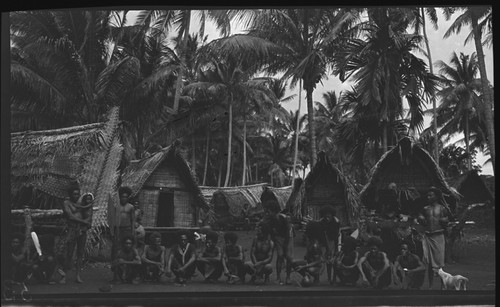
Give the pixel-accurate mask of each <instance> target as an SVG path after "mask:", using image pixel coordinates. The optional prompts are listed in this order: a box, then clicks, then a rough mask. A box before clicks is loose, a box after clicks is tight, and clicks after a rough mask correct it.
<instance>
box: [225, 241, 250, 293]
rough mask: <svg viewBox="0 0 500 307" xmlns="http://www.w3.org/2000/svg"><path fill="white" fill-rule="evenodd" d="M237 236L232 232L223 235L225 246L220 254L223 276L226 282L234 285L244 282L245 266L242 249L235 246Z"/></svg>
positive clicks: (239, 246)
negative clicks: (225, 277)
mask: <svg viewBox="0 0 500 307" xmlns="http://www.w3.org/2000/svg"><path fill="white" fill-rule="evenodd" d="M237 241H238V235H237V234H236V233H234V232H226V233H225V234H224V242H225V244H226V246H225V247H224V251H223V253H222V267H223V269H224V275H226V276H227V282H228V283H229V284H234V283H236V282H240V281H241V282H245V266H244V263H245V262H244V259H245V256H244V254H243V248H242V247H241V245H238V244H236V242H237Z"/></svg>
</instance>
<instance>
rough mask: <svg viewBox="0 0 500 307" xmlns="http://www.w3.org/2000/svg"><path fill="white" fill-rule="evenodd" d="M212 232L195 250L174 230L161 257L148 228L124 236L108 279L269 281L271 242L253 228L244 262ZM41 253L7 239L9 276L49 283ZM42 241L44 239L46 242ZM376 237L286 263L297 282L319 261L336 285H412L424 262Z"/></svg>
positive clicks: (49, 264) (157, 238)
mask: <svg viewBox="0 0 500 307" xmlns="http://www.w3.org/2000/svg"><path fill="white" fill-rule="evenodd" d="M218 237H219V235H218V233H217V232H215V231H210V230H209V231H208V232H206V233H205V234H204V235H203V239H204V240H203V241H204V244H203V246H202V247H201V248H196V246H195V244H193V243H190V242H189V239H188V238H189V233H187V232H181V233H179V234H178V244H176V245H174V246H173V247H172V249H171V251H170V253H169V255H167V249H166V248H165V247H164V246H163V245H162V240H161V235H160V234H159V233H158V232H153V233H151V235H150V236H149V241H150V244H148V245H145V246H144V247H143V248H141V249H140V250H138V249H136V248H135V247H134V243H133V238H132V237H125V238H124V240H123V244H122V247H121V248H120V250H119V251H118V253H117V255H116V258H115V259H114V260H113V261H112V266H111V270H112V272H113V282H117V283H121V282H130V283H134V284H137V283H139V282H140V281H141V280H142V281H151V282H155V281H156V282H165V281H167V280H168V279H169V278H173V279H174V283H175V284H176V285H180V286H183V285H186V282H187V281H188V280H190V279H191V278H192V277H193V276H194V275H195V272H196V270H198V271H199V273H200V274H201V276H202V277H203V279H204V280H205V281H206V282H209V283H213V282H216V281H217V280H219V279H220V278H221V277H222V276H223V275H224V276H225V278H226V281H227V282H228V283H231V284H232V283H244V282H245V278H246V276H249V277H250V281H251V282H253V283H255V284H264V283H266V282H267V281H269V276H270V275H271V274H272V273H273V266H272V264H271V262H272V259H273V255H274V243H273V241H272V240H271V239H270V238H269V236H266V235H264V234H263V232H262V231H260V228H257V233H256V237H255V238H254V240H253V242H252V246H251V250H250V260H249V261H245V257H244V251H243V248H242V246H241V245H239V244H238V243H237V240H238V236H237V235H236V234H235V233H233V232H227V233H225V234H224V246H223V248H222V249H221V248H219V247H218V246H217V242H218ZM41 241H43V242H41V243H42V249H43V251H42V252H43V253H42V255H43V256H37V254H36V252H34V253H32V254H34V255H35V257H34V258H32V260H30V261H26V258H23V255H22V252H21V251H22V250H23V249H22V245H21V244H22V237H14V239H13V240H12V258H11V260H12V264H13V265H12V266H10V267H11V269H12V278H13V279H14V280H17V281H23V280H25V279H26V277H27V276H34V277H36V278H37V279H38V280H40V281H42V282H52V283H54V282H53V279H52V275H53V274H54V273H55V271H56V270H55V269H56V263H57V261H56V259H55V257H54V256H53V253H51V252H50V251H51V248H50V246H51V244H50V242H51V241H53V240H50V238H49V240H45V239H44V238H43V237H41ZM46 242H49V244H47V243H46ZM381 246H382V240H381V239H380V238H377V237H372V238H370V239H369V240H368V242H367V245H366V247H367V248H368V250H367V251H366V252H365V253H364V254H363V255H362V256H361V257H360V253H359V251H360V247H359V244H358V241H357V240H356V239H354V238H352V237H350V236H347V237H346V238H345V239H344V240H343V242H342V244H341V249H340V251H339V252H338V253H336V255H335V256H334V258H333V259H324V256H323V255H324V253H323V251H322V248H321V246H320V244H319V241H318V240H317V239H315V238H314V237H313V238H311V239H310V240H309V243H308V246H307V249H306V253H305V255H304V258H303V259H299V260H294V261H293V262H292V268H293V272H295V273H297V274H298V277H299V279H298V280H297V281H298V282H299V284H300V285H301V286H311V285H315V284H317V283H319V278H320V276H321V274H322V272H323V270H324V266H325V264H327V263H328V262H330V263H331V264H333V274H334V276H333V281H334V282H337V284H339V285H347V286H356V285H359V281H361V284H365V285H370V286H372V287H374V288H378V289H381V288H385V287H388V286H389V285H390V284H391V283H393V284H396V285H399V286H401V287H403V288H414V289H418V288H420V287H421V286H422V284H423V280H424V270H425V267H424V264H423V263H422V261H421V260H420V258H419V257H418V256H417V255H415V254H413V253H411V252H410V251H409V249H408V245H407V244H402V245H401V253H400V255H398V256H397V258H396V259H395V261H394V262H393V263H391V262H390V261H389V259H388V257H387V255H386V253H385V252H383V251H381V250H380V248H381Z"/></svg>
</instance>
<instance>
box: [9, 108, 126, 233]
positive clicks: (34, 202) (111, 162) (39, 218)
mask: <svg viewBox="0 0 500 307" xmlns="http://www.w3.org/2000/svg"><path fill="white" fill-rule="evenodd" d="M118 110H119V109H118V107H115V108H112V109H111V110H110V112H109V114H108V121H107V122H105V123H95V124H89V125H82V126H75V127H69V128H61V129H54V130H43V131H26V132H17V133H12V134H11V153H12V154H11V195H12V200H13V203H12V205H11V209H12V211H11V214H12V215H11V216H12V220H13V223H14V224H16V223H21V224H23V223H24V218H23V212H22V211H23V210H22V208H23V207H24V206H26V205H27V206H29V207H31V208H32V213H33V214H32V215H33V216H32V217H33V222H34V227H38V226H47V225H49V226H54V225H50V224H54V220H57V219H58V218H61V217H62V210H61V204H62V202H63V200H64V198H66V197H67V195H68V192H67V190H68V188H69V186H70V185H72V184H74V183H78V184H79V186H80V189H81V191H82V193H85V192H90V193H92V194H93V195H94V197H95V199H94V214H93V219H92V229H91V231H90V232H89V242H94V241H96V240H99V238H100V234H101V232H102V230H103V229H104V228H105V227H107V226H108V224H107V206H108V200H109V199H110V193H112V192H113V191H114V190H116V183H117V180H118V166H119V164H120V163H121V158H122V152H123V146H122V144H121V142H120V137H119V133H118V129H117V128H118V122H119V119H118ZM56 224H57V223H56ZM56 226H57V225H56Z"/></svg>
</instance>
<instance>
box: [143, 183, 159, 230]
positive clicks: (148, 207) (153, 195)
mask: <svg viewBox="0 0 500 307" xmlns="http://www.w3.org/2000/svg"><path fill="white" fill-rule="evenodd" d="M159 197H160V191H158V190H141V192H140V193H139V203H140V204H141V206H142V210H143V216H142V224H143V226H144V227H155V226H156V214H157V212H158V198H159Z"/></svg>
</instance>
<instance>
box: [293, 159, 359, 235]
mask: <svg viewBox="0 0 500 307" xmlns="http://www.w3.org/2000/svg"><path fill="white" fill-rule="evenodd" d="M302 189H304V191H303V198H302V206H301V210H302V215H303V216H306V215H308V216H310V217H311V218H312V219H314V220H317V219H319V218H320V216H319V209H320V208H321V206H323V205H332V206H333V207H334V208H335V210H336V217H337V218H338V219H339V220H340V224H341V227H348V226H351V227H354V228H357V225H358V222H359V198H358V193H357V191H356V190H355V188H354V186H353V184H352V183H351V181H350V180H349V178H347V177H346V176H345V175H344V174H342V172H341V171H340V170H339V169H338V168H337V167H335V166H334V165H333V164H332V163H331V162H330V161H329V159H328V157H327V156H326V154H325V152H320V153H319V154H318V161H317V162H316V165H314V167H313V169H312V170H311V171H310V172H309V174H308V175H307V176H306V178H305V180H304V183H303V185H302Z"/></svg>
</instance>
